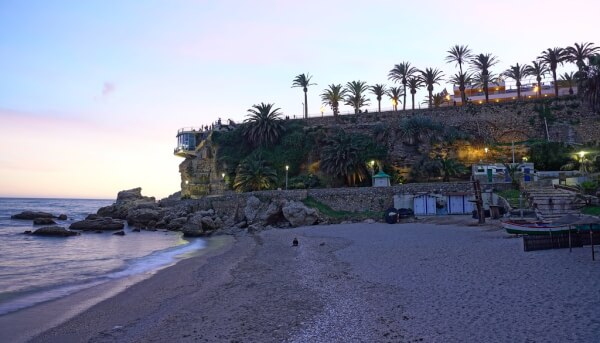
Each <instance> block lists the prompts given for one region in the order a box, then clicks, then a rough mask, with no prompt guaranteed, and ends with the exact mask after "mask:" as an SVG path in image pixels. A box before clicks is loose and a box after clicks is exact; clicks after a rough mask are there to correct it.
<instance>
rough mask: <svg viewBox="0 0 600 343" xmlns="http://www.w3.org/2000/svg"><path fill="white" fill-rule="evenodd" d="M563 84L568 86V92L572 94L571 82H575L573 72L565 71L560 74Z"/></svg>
mask: <svg viewBox="0 0 600 343" xmlns="http://www.w3.org/2000/svg"><path fill="white" fill-rule="evenodd" d="M559 82H561V83H562V84H563V85H565V86H568V87H569V94H570V95H573V93H574V92H573V84H574V83H575V73H573V72H570V73H567V72H565V73H564V74H562V75H560V81H559Z"/></svg>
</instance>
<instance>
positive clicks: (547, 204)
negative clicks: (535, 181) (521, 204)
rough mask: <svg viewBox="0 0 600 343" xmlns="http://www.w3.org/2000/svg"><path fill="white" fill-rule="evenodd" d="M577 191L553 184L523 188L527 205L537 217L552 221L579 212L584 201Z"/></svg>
mask: <svg viewBox="0 0 600 343" xmlns="http://www.w3.org/2000/svg"><path fill="white" fill-rule="evenodd" d="M577 194H578V193H575V192H571V191H568V190H564V189H557V188H554V186H541V187H540V186H537V187H532V188H528V189H526V190H525V196H526V199H527V201H528V202H529V206H530V207H531V208H533V209H534V210H535V212H536V215H537V217H538V219H540V220H544V221H553V220H556V219H558V218H560V217H563V216H565V215H567V214H575V215H577V214H580V213H581V208H582V207H583V206H585V201H584V200H582V199H580V198H579V197H578V196H577Z"/></svg>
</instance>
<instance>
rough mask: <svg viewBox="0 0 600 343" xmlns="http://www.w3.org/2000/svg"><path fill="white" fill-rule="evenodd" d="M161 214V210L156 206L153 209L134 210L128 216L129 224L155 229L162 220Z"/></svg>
mask: <svg viewBox="0 0 600 343" xmlns="http://www.w3.org/2000/svg"><path fill="white" fill-rule="evenodd" d="M161 214H162V213H161V211H160V209H159V208H158V207H157V206H156V205H154V207H153V208H148V207H142V208H132V209H130V210H129V212H128V214H127V224H129V225H131V226H141V227H145V226H150V227H154V226H156V222H157V221H158V220H159V219H160V217H161Z"/></svg>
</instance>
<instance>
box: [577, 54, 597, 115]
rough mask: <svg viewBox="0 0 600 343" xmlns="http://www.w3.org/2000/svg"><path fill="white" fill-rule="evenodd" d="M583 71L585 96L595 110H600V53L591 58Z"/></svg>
mask: <svg viewBox="0 0 600 343" xmlns="http://www.w3.org/2000/svg"><path fill="white" fill-rule="evenodd" d="M583 73H584V74H583V78H582V82H581V89H582V92H583V97H584V98H585V99H586V100H587V101H588V102H589V103H590V106H591V107H592V110H593V111H600V55H595V56H592V57H590V58H589V64H588V65H587V66H585V67H584V68H583Z"/></svg>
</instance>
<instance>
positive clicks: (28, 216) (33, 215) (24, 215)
mask: <svg viewBox="0 0 600 343" xmlns="http://www.w3.org/2000/svg"><path fill="white" fill-rule="evenodd" d="M10 218H11V219H24V220H33V219H37V218H55V216H54V215H53V214H52V213H46V212H35V211H23V212H21V213H19V214H15V215H12V216H10Z"/></svg>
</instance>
